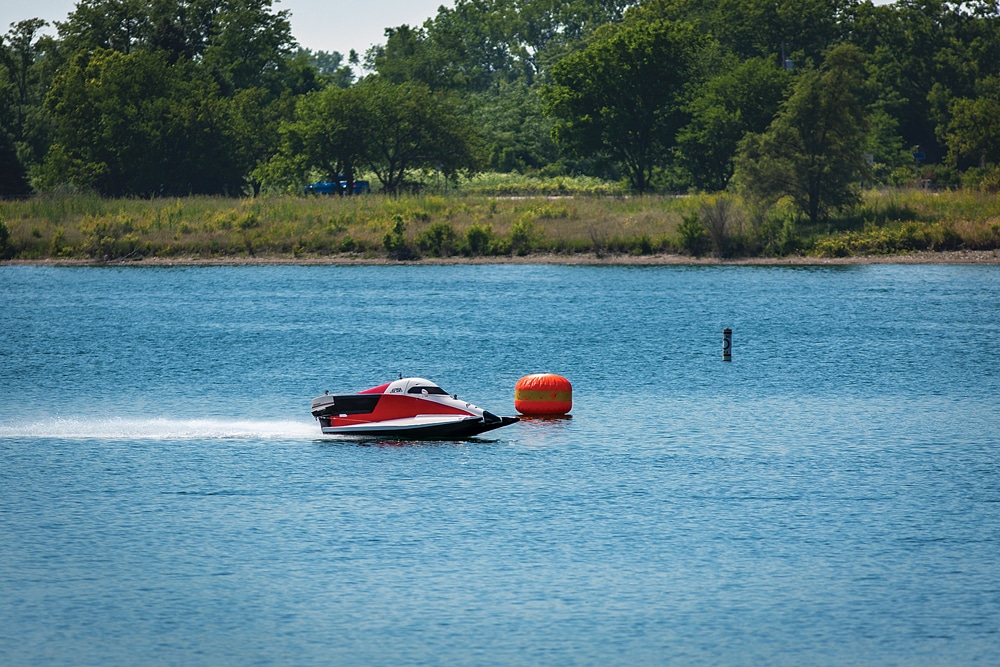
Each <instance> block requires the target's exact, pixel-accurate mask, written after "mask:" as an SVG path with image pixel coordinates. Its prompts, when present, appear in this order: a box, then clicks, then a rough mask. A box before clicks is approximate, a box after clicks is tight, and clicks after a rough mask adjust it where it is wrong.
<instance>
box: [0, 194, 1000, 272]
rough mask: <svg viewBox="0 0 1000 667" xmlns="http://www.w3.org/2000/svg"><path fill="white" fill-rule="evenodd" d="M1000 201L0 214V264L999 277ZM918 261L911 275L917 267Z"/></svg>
mask: <svg viewBox="0 0 1000 667" xmlns="http://www.w3.org/2000/svg"><path fill="white" fill-rule="evenodd" d="M998 250H1000V197H997V196H996V195H995V194H987V193H980V192H975V191H968V190H962V191H943V192H927V191H922V190H883V191H870V192H868V193H866V194H865V196H864V199H863V202H862V204H861V205H860V206H859V207H858V208H857V209H855V210H853V211H851V212H849V213H847V214H844V215H842V216H840V217H837V218H831V219H830V220H828V221H825V222H822V223H818V224H816V225H810V224H808V221H806V220H803V219H802V218H800V217H799V216H798V215H797V214H796V212H795V207H794V206H793V205H792V203H791V202H790V201H779V202H777V203H776V204H773V205H771V206H768V207H766V208H765V207H760V206H754V205H753V204H752V203H750V202H746V201H744V200H742V199H740V198H737V197H734V196H731V195H726V194H714V195H689V196H645V197H627V196H595V195H583V194H572V193H570V194H563V195H539V194H533V195H527V196H517V195H505V196H490V195H481V194H473V195H469V194H445V195H439V194H427V195H408V196H400V197H387V196H379V195H373V196H357V197H343V198H340V197H319V198H317V197H308V198H307V197H290V196H285V197H260V198H257V199H234V198H222V197H186V198H179V199H102V198H100V197H97V196H89V195H53V196H40V197H34V198H31V199H27V200H23V201H0V260H3V261H5V262H11V261H13V262H19V263H23V262H59V263H65V264H107V263H115V264H120V263H147V264H176V263H192V264H193V263H215V264H231V263H265V262H271V263H275V262H299V263H333V262H336V263H350V262H354V263H383V262H400V261H423V262H515V261H516V262H524V261H527V262H559V263H594V262H596V263H691V262H703V263H712V262H727V263H815V262H838V263H856V262H859V261H873V260H878V261H913V260H917V261H923V262H931V261H941V260H944V259H945V258H946V257H948V258H950V259H948V260H947V261H976V262H990V263H996V257H997V251H998ZM918 258H920V259H918Z"/></svg>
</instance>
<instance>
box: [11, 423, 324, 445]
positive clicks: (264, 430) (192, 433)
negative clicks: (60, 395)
mask: <svg viewBox="0 0 1000 667" xmlns="http://www.w3.org/2000/svg"><path fill="white" fill-rule="evenodd" d="M317 435H319V433H318V429H317V428H316V425H315V423H308V422H305V423H304V422H297V421H254V420H246V421H239V420H237V421H232V420H225V421H223V420H221V419H122V418H117V417H113V418H107V419H83V420H78V419H48V420H45V421H44V422H42V421H38V422H24V423H20V424H17V423H15V424H2V423H0V438H38V439H41V438H59V439H63V440H89V439H98V440H304V439H309V440H312V439H315V438H316V436H317Z"/></svg>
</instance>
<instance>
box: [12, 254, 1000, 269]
mask: <svg viewBox="0 0 1000 667" xmlns="http://www.w3.org/2000/svg"><path fill="white" fill-rule="evenodd" d="M503 264H534V265H545V264H550V265H560V266H859V265H874V264H892V265H900V264H909V265H986V266H1000V250H952V251H941V252H934V251H923V252H911V253H903V254H895V255H858V256H850V257H807V256H800V255H796V256H788V257H746V258H730V259H720V258H715V257H691V256H689V255H677V254H654V255H627V254H602V255H600V256H599V255H597V254H595V253H579V254H573V255H569V254H566V255H558V254H543V253H534V254H528V255H524V256H516V255H515V256H509V255H507V256H489V257H464V256H455V257H425V258H420V259H410V260H395V259H391V258H388V257H358V256H353V255H327V256H322V257H315V256H309V257H294V256H281V255H268V256H258V257H242V256H241V257H208V258H205V257H195V256H190V257H142V258H127V259H118V260H110V261H97V260H93V259H65V258H45V259H11V260H2V261H0V266H55V267H112V266H113V267H126V266H134V267H144V266H145V267H174V266H178V267H197V266H420V265H426V266H446V265H471V266H475V265H503Z"/></svg>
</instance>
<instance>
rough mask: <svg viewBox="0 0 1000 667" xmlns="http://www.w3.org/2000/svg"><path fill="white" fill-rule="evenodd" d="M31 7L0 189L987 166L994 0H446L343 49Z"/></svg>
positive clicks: (184, 0)
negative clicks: (412, 22)
mask: <svg viewBox="0 0 1000 667" xmlns="http://www.w3.org/2000/svg"><path fill="white" fill-rule="evenodd" d="M44 27H45V25H44V23H43V22H42V21H40V20H38V19H32V20H28V21H22V22H20V23H17V24H15V25H12V26H11V27H10V30H9V31H8V32H7V33H6V35H4V36H3V39H2V42H0V195H4V196H11V195H20V194H26V193H28V192H30V191H31V190H32V189H33V188H34V189H36V190H48V189H54V188H61V187H70V188H76V189H94V190H96V191H98V192H100V193H102V194H105V195H109V196H123V195H125V196H157V195H181V194H189V193H229V194H241V193H253V194H256V193H258V192H260V191H261V189H262V188H272V189H282V188H295V189H298V188H300V187H301V185H302V184H303V183H304V182H307V181H308V180H309V179H313V178H319V177H335V176H337V175H339V174H343V175H344V176H345V177H346V178H347V179H349V180H353V179H354V178H356V177H358V176H359V175H360V174H365V175H368V176H370V177H374V178H375V179H376V180H377V181H378V182H379V183H380V184H381V186H382V188H383V189H384V190H386V191H389V192H398V191H401V190H403V189H405V188H407V187H409V186H410V185H411V183H410V179H411V178H412V177H413V175H414V174H416V173H418V172H419V171H420V170H427V171H434V172H438V173H441V174H444V175H445V176H451V175H453V174H456V173H458V172H461V171H463V170H477V169H487V170H495V171H507V172H512V171H516V172H521V173H537V174H541V175H560V174H588V175H596V176H600V177H603V178H607V179H613V180H622V181H625V182H627V183H629V184H630V186H631V187H632V188H633V189H634V190H636V191H638V192H649V191H664V190H666V191H683V190H689V189H700V190H722V189H726V188H729V187H735V186H740V187H742V188H743V189H744V190H745V191H746V192H747V193H749V194H750V195H751V196H752V197H755V198H757V199H758V200H760V201H762V202H766V201H773V200H775V199H776V198H779V197H782V196H789V197H791V198H793V199H794V200H795V201H797V202H798V203H799V205H800V207H801V210H802V211H803V212H804V213H805V214H806V215H808V216H809V217H810V218H812V219H817V218H820V217H822V216H824V215H825V214H826V213H827V212H828V211H830V210H833V209H835V208H837V207H840V206H844V205H847V204H849V203H850V202H851V200H852V197H853V195H854V194H855V193H854V192H853V191H852V190H851V188H852V185H853V184H856V183H858V182H861V181H862V180H864V181H865V182H868V183H873V182H875V183H878V182H883V183H886V182H903V181H905V180H907V179H910V180H912V179H913V178H916V175H917V172H916V171H915V169H916V168H917V167H920V166H923V167H924V168H925V170H926V169H927V168H928V167H930V168H931V169H932V170H933V178H935V179H937V180H938V181H939V182H942V183H945V184H952V185H953V184H957V183H958V182H959V181H960V179H962V178H965V180H966V181H967V182H973V181H975V180H976V179H980V180H982V179H987V180H989V179H990V178H993V179H994V180H1000V179H997V177H996V166H995V165H996V163H997V162H998V160H1000V5H998V3H997V1H996V0H974V1H972V2H963V3H949V2H943V1H942V0H901V1H899V2H896V3H895V4H888V5H875V4H873V3H871V2H868V1H865V2H858V1H857V0H767V2H765V1H763V0H718V1H717V2H712V3H705V2H699V1H696V0H646V1H644V2H629V1H627V0H562V1H553V0H456V2H455V3H454V7H451V8H448V7H441V8H440V9H439V10H438V13H437V14H436V15H435V16H434V17H432V18H430V19H428V20H427V21H426V22H425V23H424V24H423V25H421V26H407V25H401V26H395V27H390V28H387V30H386V32H385V42H384V44H380V45H378V46H376V47H374V48H372V49H370V50H369V51H368V52H367V53H365V54H354V53H351V54H348V56H347V57H345V56H343V55H341V54H339V53H337V52H329V53H327V52H318V53H313V52H311V51H308V50H305V49H301V48H298V47H297V45H296V43H295V40H294V37H293V35H292V34H291V30H290V24H289V21H288V16H287V12H283V11H276V10H275V9H274V8H273V7H272V4H271V0H154V1H153V2H152V3H148V2H145V1H144V2H140V1H139V0H80V1H79V2H78V3H77V5H76V7H75V9H74V10H73V12H71V13H70V14H69V15H68V16H67V18H66V20H65V21H64V22H58V23H57V24H56V26H55V28H56V31H57V36H55V37H48V36H44V35H43V34H42V30H43V28H44ZM356 72H358V73H360V74H359V75H356V74H355V73H356ZM914 155H919V156H922V161H921V162H919V163H915V162H914ZM925 175H927V176H928V177H929V176H930V174H929V173H928V174H925ZM991 175H992V176H991Z"/></svg>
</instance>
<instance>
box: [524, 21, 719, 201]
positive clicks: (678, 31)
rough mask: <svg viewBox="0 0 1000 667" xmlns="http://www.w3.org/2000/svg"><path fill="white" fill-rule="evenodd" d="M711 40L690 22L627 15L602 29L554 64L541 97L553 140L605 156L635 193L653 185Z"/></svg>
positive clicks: (579, 152)
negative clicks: (617, 168)
mask: <svg viewBox="0 0 1000 667" xmlns="http://www.w3.org/2000/svg"><path fill="white" fill-rule="evenodd" d="M706 43H707V40H706V38H705V37H704V36H703V35H701V34H700V33H699V32H698V31H697V30H696V29H695V28H694V26H692V25H690V24H685V23H672V22H668V21H663V20H652V21H646V20H634V21H629V20H626V21H625V22H624V23H621V24H612V25H607V26H605V27H603V28H601V29H600V30H598V31H597V32H596V33H595V35H594V39H593V41H591V42H590V43H589V44H588V46H587V47H586V48H585V49H583V50H582V51H579V52H577V53H574V54H572V55H570V56H567V57H566V58H564V59H563V60H561V61H559V62H558V63H556V64H555V65H554V66H553V67H552V69H551V77H552V84H551V85H550V86H547V87H546V88H544V90H543V97H544V99H545V102H546V112H547V113H548V114H549V115H551V116H553V117H554V118H555V125H554V128H553V136H554V137H555V138H556V141H557V142H558V143H559V144H561V145H562V146H563V147H565V148H567V149H568V150H570V151H572V152H573V153H575V154H577V155H581V156H592V155H600V156H604V157H606V158H608V159H609V160H611V161H612V162H614V163H616V164H618V165H620V167H621V168H622V170H623V171H624V173H625V174H626V176H627V177H628V180H629V183H630V184H631V186H632V188H633V189H634V190H635V191H636V192H639V193H644V192H647V191H649V189H650V188H651V187H652V182H651V181H652V176H653V171H654V170H655V169H656V168H657V167H662V166H663V165H664V164H665V163H666V161H667V157H668V155H669V152H670V150H671V149H672V147H673V145H674V143H675V137H676V135H677V131H678V130H679V129H680V128H681V127H682V126H683V125H684V124H685V122H686V120H687V118H686V114H685V111H684V105H683V102H684V95H685V91H686V90H687V88H688V86H690V85H691V84H692V83H693V82H694V79H695V77H696V74H697V72H698V68H697V63H698V59H699V57H700V54H701V52H702V51H704V49H705V45H706Z"/></svg>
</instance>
